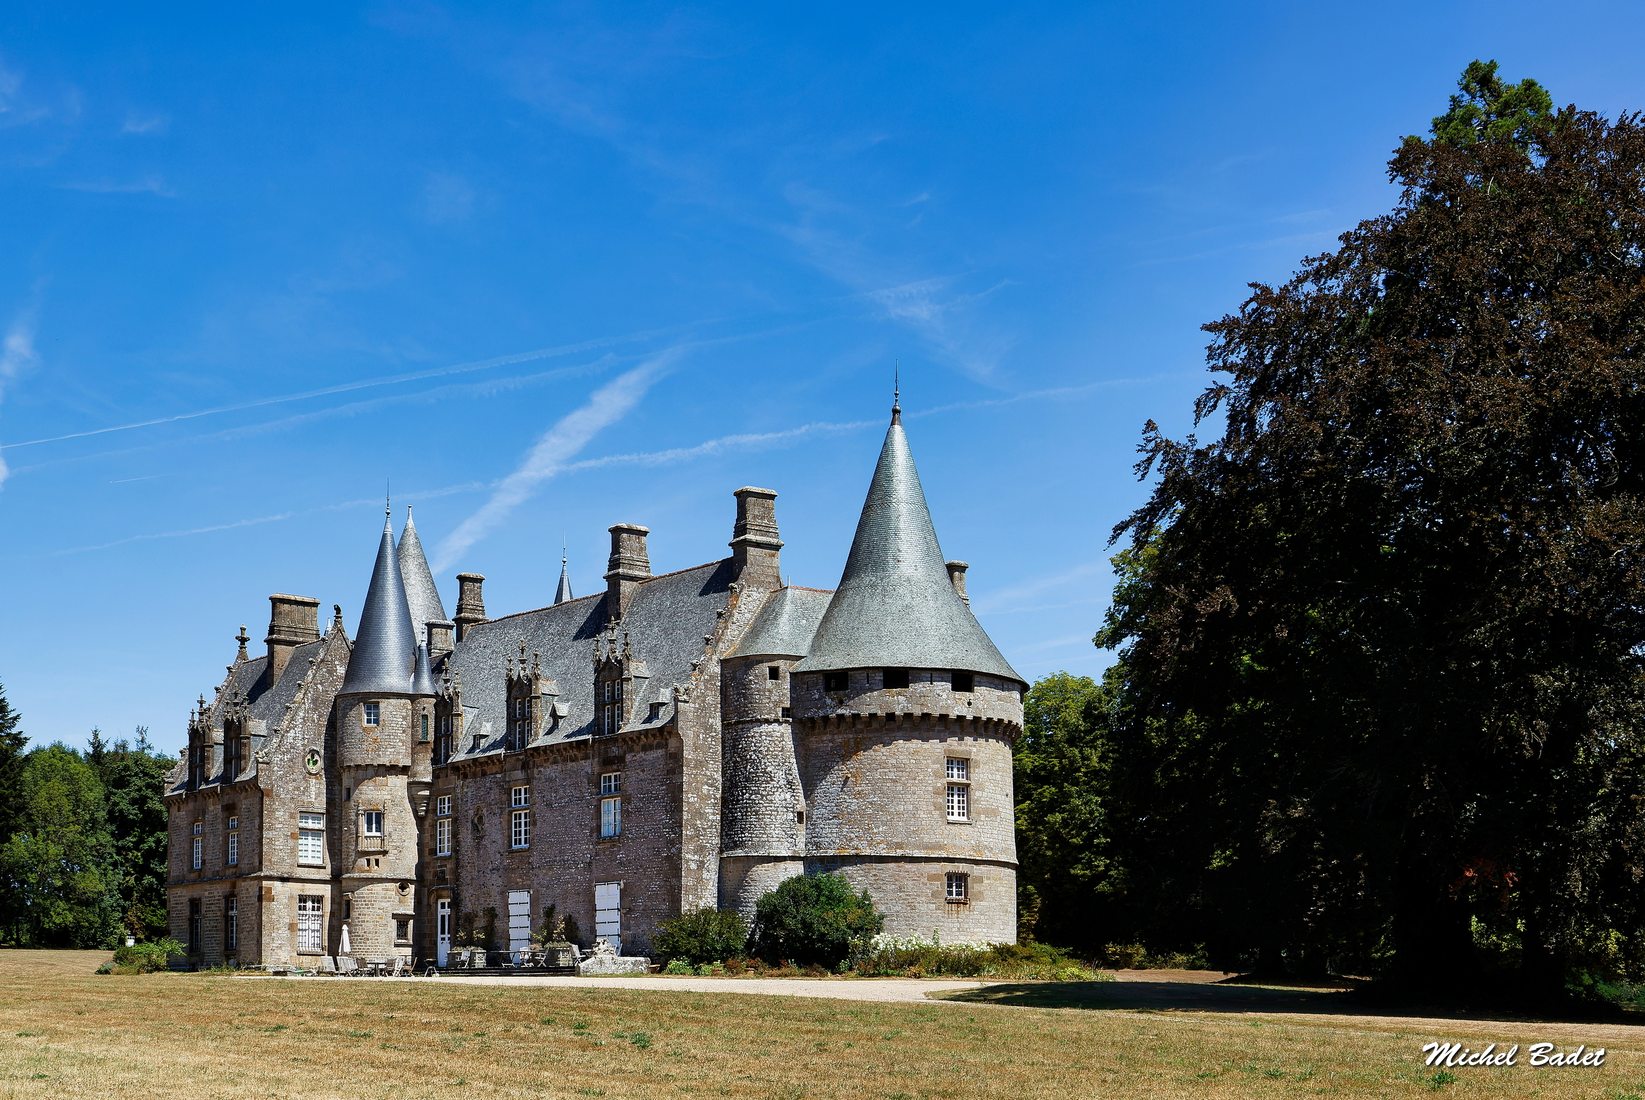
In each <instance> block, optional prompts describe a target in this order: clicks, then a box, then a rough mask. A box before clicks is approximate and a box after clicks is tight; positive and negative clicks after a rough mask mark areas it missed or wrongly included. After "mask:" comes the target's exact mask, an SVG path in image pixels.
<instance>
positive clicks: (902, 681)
mask: <svg viewBox="0 0 1645 1100" xmlns="http://www.w3.org/2000/svg"><path fill="white" fill-rule="evenodd" d="M880 677H881V680H882V682H883V683H884V685H885V686H886V687H888V688H905V687H907V686H908V670H907V669H906V668H888V669H885V670H883V671H882V672H881V673H880Z"/></svg>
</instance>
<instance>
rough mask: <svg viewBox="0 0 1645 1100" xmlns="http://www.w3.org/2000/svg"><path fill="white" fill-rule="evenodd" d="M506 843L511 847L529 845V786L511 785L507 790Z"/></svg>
mask: <svg viewBox="0 0 1645 1100" xmlns="http://www.w3.org/2000/svg"><path fill="white" fill-rule="evenodd" d="M508 805H509V815H508V844H509V847H511V848H526V847H529V846H530V845H531V810H530V806H531V788H530V787H526V786H519V787H512V788H510V789H509V792H508Z"/></svg>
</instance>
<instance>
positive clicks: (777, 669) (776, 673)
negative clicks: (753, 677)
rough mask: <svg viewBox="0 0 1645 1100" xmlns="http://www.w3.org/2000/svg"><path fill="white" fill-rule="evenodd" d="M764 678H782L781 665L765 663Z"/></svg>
mask: <svg viewBox="0 0 1645 1100" xmlns="http://www.w3.org/2000/svg"><path fill="white" fill-rule="evenodd" d="M765 678H766V679H768V680H781V679H782V678H783V670H782V666H780V665H767V666H766V668H765Z"/></svg>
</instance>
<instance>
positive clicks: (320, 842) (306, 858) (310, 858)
mask: <svg viewBox="0 0 1645 1100" xmlns="http://www.w3.org/2000/svg"><path fill="white" fill-rule="evenodd" d="M297 862H298V863H299V864H301V865H302V866H304V867H323V866H325V862H326V815H325V814H311V813H300V814H298V815H297Z"/></svg>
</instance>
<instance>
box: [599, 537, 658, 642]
mask: <svg viewBox="0 0 1645 1100" xmlns="http://www.w3.org/2000/svg"><path fill="white" fill-rule="evenodd" d="M649 534H651V528H649V527H641V526H640V525H639V524H637V523H616V524H613V525H612V526H611V557H610V559H609V560H608V561H607V562H606V566H605V611H606V615H607V617H609V618H611V619H620V618H622V617H623V613H624V612H626V611H627V610H628V601H629V600H631V599H633V598H634V589H635V586H637V585H638V584H639V583H640V582H641V581H643V580H645V579H646V578H647V577H650V576H651V558H650V556H649V555H648V554H647V553H646V549H645V537H646V536H647V535H649Z"/></svg>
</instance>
